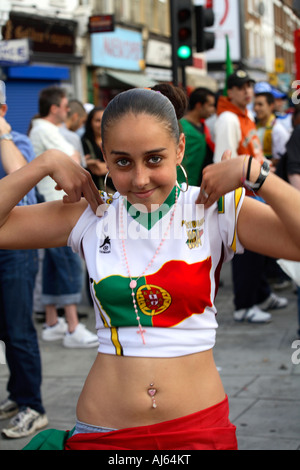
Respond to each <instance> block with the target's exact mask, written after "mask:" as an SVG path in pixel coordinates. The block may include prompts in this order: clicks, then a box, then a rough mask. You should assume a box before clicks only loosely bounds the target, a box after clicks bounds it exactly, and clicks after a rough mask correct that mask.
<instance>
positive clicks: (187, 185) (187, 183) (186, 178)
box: [176, 165, 189, 193]
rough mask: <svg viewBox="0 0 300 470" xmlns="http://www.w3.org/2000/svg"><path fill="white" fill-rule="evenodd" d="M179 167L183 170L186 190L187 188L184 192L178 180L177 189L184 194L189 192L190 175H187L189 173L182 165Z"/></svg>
mask: <svg viewBox="0 0 300 470" xmlns="http://www.w3.org/2000/svg"><path fill="white" fill-rule="evenodd" d="M178 166H179V168H180V169H181V171H182V173H183V174H184V177H185V185H186V188H185V190H183V189H182V188H181V186H180V184H179V183H178V181H177V180H176V187H177V188H178V189H179V191H181V192H182V193H186V192H187V191H188V189H189V180H188V175H187V172H186V171H185V169H184V168H183V166H182V165H178Z"/></svg>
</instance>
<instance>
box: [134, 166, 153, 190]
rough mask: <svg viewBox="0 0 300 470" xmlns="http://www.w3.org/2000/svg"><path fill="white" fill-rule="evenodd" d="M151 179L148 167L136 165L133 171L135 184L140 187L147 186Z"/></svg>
mask: <svg viewBox="0 0 300 470" xmlns="http://www.w3.org/2000/svg"><path fill="white" fill-rule="evenodd" d="M149 181H150V178H149V172H148V170H147V168H145V167H143V166H140V165H139V166H136V168H135V170H134V173H133V185H134V186H135V187H136V188H138V189H142V188H145V187H146V186H147V184H148V183H149Z"/></svg>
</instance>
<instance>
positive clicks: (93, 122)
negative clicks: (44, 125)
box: [81, 106, 106, 189]
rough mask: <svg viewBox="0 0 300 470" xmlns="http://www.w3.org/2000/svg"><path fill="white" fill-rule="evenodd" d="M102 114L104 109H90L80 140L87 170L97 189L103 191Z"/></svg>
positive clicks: (98, 107) (104, 169) (104, 167)
mask: <svg viewBox="0 0 300 470" xmlns="http://www.w3.org/2000/svg"><path fill="white" fill-rule="evenodd" d="M103 113H104V108H102V107H100V106H97V107H95V108H93V109H92V111H91V112H90V113H89V115H88V118H87V121H86V124H85V132H84V134H83V136H82V138H81V141H82V146H83V150H84V154H85V158H86V164H87V168H88V170H89V171H90V173H91V175H92V177H93V180H94V183H95V184H96V186H97V188H98V189H103V181H104V176H105V174H106V165H105V162H104V159H103V154H102V150H101V145H102V135H101V121H102V116H103Z"/></svg>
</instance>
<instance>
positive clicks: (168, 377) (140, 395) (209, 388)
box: [77, 350, 226, 429]
mask: <svg viewBox="0 0 300 470" xmlns="http://www.w3.org/2000/svg"><path fill="white" fill-rule="evenodd" d="M150 388H151V389H155V390H156V393H155V397H154V398H155V403H156V405H157V406H156V408H153V400H152V398H151V396H150V394H149V393H148V391H149V389H150ZM225 396H226V395H225V391H224V388H223V385H222V382H221V379H220V376H219V373H218V371H217V368H216V365H215V362H214V358H213V352H212V350H209V351H205V352H201V353H198V354H192V355H188V356H183V357H176V358H168V359H165V358H160V359H156V358H134V357H117V356H113V355H107V354H98V356H97V358H96V360H95V362H94V364H93V366H92V368H91V370H90V373H89V375H88V377H87V379H86V382H85V385H84V387H83V390H82V393H81V395H80V397H79V400H78V405H77V418H78V419H79V420H80V421H82V422H84V423H87V424H92V425H94V426H105V427H108V428H114V429H122V428H128V427H136V426H145V425H150V424H155V423H160V422H163V421H169V420H172V419H176V418H180V417H182V416H186V415H189V414H192V413H196V412H197V411H201V410H203V409H205V408H208V407H210V406H213V405H215V404H217V403H220V402H221V401H223V400H224V398H225Z"/></svg>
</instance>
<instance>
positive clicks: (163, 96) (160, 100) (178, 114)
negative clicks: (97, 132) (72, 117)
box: [102, 83, 188, 142]
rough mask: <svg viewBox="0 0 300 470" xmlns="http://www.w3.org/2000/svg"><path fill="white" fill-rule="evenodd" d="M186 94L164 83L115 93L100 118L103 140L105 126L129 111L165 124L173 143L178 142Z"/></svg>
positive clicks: (185, 104) (107, 126)
mask: <svg viewBox="0 0 300 470" xmlns="http://www.w3.org/2000/svg"><path fill="white" fill-rule="evenodd" d="M187 104H188V100H187V96H186V94H185V92H184V91H183V90H182V89H181V88H179V87H174V86H172V85H169V84H167V83H165V84H161V85H156V86H155V87H153V88H152V89H148V88H147V89H144V88H135V89H132V90H128V91H124V92H122V93H120V94H118V95H117V96H116V97H115V98H114V99H113V100H112V101H110V103H109V104H108V105H107V107H106V109H105V111H104V114H103V119H102V140H103V142H104V141H105V135H106V131H107V129H108V128H109V127H110V126H111V125H112V124H113V123H114V122H116V121H117V120H118V119H120V118H122V117H123V116H125V115H126V114H128V113H133V114H135V115H138V114H148V115H150V116H153V117H155V118H156V119H157V120H158V122H160V123H162V124H164V125H165V126H166V127H167V128H168V130H169V132H170V134H171V135H172V136H173V137H174V139H175V140H176V142H179V137H180V133H181V132H180V128H179V122H178V121H179V119H181V118H182V117H183V116H184V114H185V111H186V109H187Z"/></svg>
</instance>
